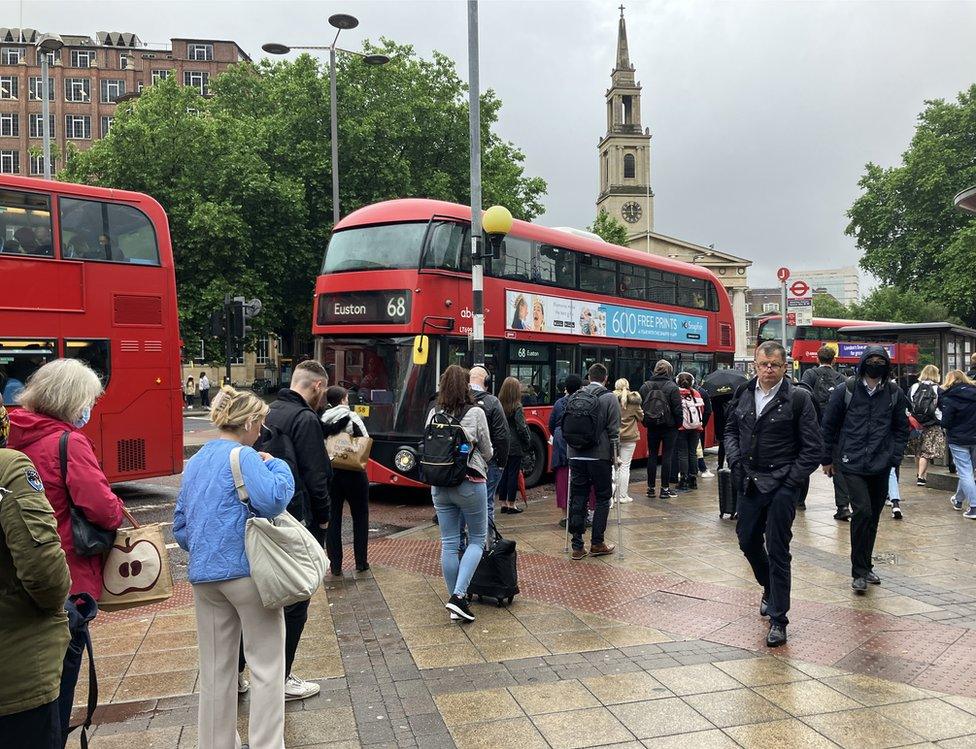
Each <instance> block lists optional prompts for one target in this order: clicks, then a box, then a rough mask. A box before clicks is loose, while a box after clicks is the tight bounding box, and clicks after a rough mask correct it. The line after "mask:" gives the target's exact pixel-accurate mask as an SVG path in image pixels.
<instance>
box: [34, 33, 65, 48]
mask: <svg viewBox="0 0 976 749" xmlns="http://www.w3.org/2000/svg"><path fill="white" fill-rule="evenodd" d="M63 46H64V42H63V41H61V37H60V36H58V35H57V34H41V38H40V39H38V40H37V48H38V49H39V50H41V51H42V52H57V51H58V50H59V49H61V48H62V47H63Z"/></svg>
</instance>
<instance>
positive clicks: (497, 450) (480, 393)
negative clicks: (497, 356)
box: [461, 366, 508, 529]
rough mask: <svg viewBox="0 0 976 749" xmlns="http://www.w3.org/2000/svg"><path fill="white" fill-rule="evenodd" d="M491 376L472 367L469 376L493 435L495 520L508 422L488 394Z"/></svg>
mask: <svg viewBox="0 0 976 749" xmlns="http://www.w3.org/2000/svg"><path fill="white" fill-rule="evenodd" d="M490 378H491V374H490V373H489V372H488V370H487V369H485V368H484V367H482V366H477V367H472V368H471V372H470V374H469V376H468V383H469V384H470V386H471V392H472V393H474V402H475V403H477V404H478V406H480V407H481V409H482V410H483V411H484V412H485V416H487V417H488V434H489V435H491V449H492V456H491V462H489V463H488V480H487V481H488V486H487V488H488V519H489V520H491V521H494V519H495V491H496V490H497V489H498V483H499V482H500V481H501V480H502V471H503V470H504V466H505V463H507V462H508V420H507V419H506V418H505V411H504V410H503V409H502V404H501V402H500V401H499V400H498V398H496V397H495V396H494V395H492V394H491V393H489V392H488V380H489V379H490ZM461 528H462V529H463V528H464V517H463V515H462V518H461Z"/></svg>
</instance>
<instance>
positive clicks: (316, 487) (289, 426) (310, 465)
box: [255, 360, 345, 700]
mask: <svg viewBox="0 0 976 749" xmlns="http://www.w3.org/2000/svg"><path fill="white" fill-rule="evenodd" d="M328 386H329V375H328V373H326V371H325V367H323V366H322V365H321V364H319V363H318V362H317V361H312V360H308V361H303V362H301V363H300V364H298V365H297V366H296V367H295V370H294V372H293V373H292V376H291V385H290V387H288V388H283V389H282V390H279V391H278V397H277V399H276V400H275V402H274V403H272V404H271V411H270V412H269V413H268V418H267V419H266V420H265V426H266V427H268V428H267V429H265V430H264V431H263V432H262V435H261V439H260V440H259V442H258V445H256V446H255V447H256V448H257V449H259V450H265V451H266V452H269V453H271V454H272V455H274V456H275V457H276V458H281V459H282V460H284V461H285V462H286V463H288V466H289V467H290V468H291V470H292V473H293V474H295V496H294V497H293V498H292V500H291V503H290V504H289V505H288V512H290V513H291V514H292V515H293V516H294V517H295V518H297V519H298V520H300V521H302V522H303V523H304V524H305V525H306V526H307V527H308V528H309V529H310V530H311V531H312V532H313V533H314V534H315V536H316V538H319V539H320V541H321V540H322V536H323V533H324V531H323V529H324V528H326V527H328V524H329V506H330V499H329V481H330V479H331V478H332V466H331V464H330V463H329V456H328V454H327V453H326V451H325V440H324V437H323V433H322V426H321V424H320V422H319V417H318V414H317V411H318V410H319V408H320V406H322V404H323V403H325V393H326V390H327V389H328ZM344 427H345V422H342V424H341V428H344ZM308 605H309V601H299V602H298V603H294V604H292V605H290V606H285V674H286V675H287V676H286V679H285V699H286V700H303V699H305V698H307V697H313V696H314V695H316V694H318V693H319V689H320V687H319V685H318V684H315V683H313V682H310V681H305V680H304V679H300V678H299V677H297V676H295V675H294V674H293V673H292V672H291V668H292V665H293V664H294V662H295V652H296V651H297V650H298V642H299V640H300V639H301V637H302V631H303V630H304V629H305V622H306V621H307V620H308Z"/></svg>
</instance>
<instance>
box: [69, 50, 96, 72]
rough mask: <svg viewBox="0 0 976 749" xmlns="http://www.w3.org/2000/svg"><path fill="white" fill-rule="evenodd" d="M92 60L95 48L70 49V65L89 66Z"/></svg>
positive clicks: (93, 60)
mask: <svg viewBox="0 0 976 749" xmlns="http://www.w3.org/2000/svg"><path fill="white" fill-rule="evenodd" d="M93 62H95V50H93V49H73V50H71V67H73V68H90V67H91V66H92V63H93Z"/></svg>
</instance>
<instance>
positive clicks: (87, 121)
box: [64, 114, 91, 140]
mask: <svg viewBox="0 0 976 749" xmlns="http://www.w3.org/2000/svg"><path fill="white" fill-rule="evenodd" d="M64 129H65V132H66V134H67V137H68V138H70V139H71V140H88V139H90V138H91V117H89V116H88V115H87V114H66V115H65V116H64Z"/></svg>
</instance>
